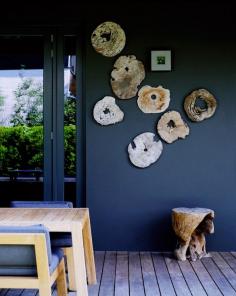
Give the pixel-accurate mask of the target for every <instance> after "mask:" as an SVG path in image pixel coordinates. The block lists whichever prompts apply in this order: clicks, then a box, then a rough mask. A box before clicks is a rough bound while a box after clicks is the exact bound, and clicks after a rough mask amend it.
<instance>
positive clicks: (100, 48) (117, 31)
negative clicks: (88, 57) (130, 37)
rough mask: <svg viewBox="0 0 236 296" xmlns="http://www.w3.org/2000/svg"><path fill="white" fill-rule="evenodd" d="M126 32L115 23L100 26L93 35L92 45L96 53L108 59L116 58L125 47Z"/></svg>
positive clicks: (105, 23)
mask: <svg viewBox="0 0 236 296" xmlns="http://www.w3.org/2000/svg"><path fill="white" fill-rule="evenodd" d="M125 42H126V37H125V32H124V30H123V29H122V28H121V26H120V25H118V24H116V23H114V22H104V23H102V24H100V25H99V26H98V27H97V28H96V29H95V30H94V31H93V33H92V35H91V43H92V46H93V48H94V49H95V50H96V52H98V53H100V54H102V55H103V56H106V57H114V56H116V55H117V54H119V53H120V52H121V51H122V50H123V48H124V47H125Z"/></svg>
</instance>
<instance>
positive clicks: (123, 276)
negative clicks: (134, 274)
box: [89, 252, 129, 296]
mask: <svg viewBox="0 0 236 296" xmlns="http://www.w3.org/2000/svg"><path fill="white" fill-rule="evenodd" d="M128 259H129V255H128V252H117V263H116V280H115V296H129V263H128V261H129V260H128ZM89 296H90V294H89Z"/></svg>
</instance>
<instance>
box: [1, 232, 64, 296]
mask: <svg viewBox="0 0 236 296" xmlns="http://www.w3.org/2000/svg"><path fill="white" fill-rule="evenodd" d="M2 228H3V227H0V248H4V247H5V248H6V250H7V252H6V253H7V254H6V257H8V258H9V259H5V258H1V259H0V262H2V265H0V288H4V289H6V288H11V289H39V295H40V296H51V295H52V294H51V287H52V285H53V283H54V282H55V281H56V284H57V292H58V293H57V295H58V296H67V295H68V294H67V285H66V275H65V264H64V258H63V256H61V255H59V252H61V254H63V253H62V251H61V250H59V249H58V250H57V253H54V252H53V253H50V252H51V247H50V240H49V243H48V241H47V235H45V233H42V232H41V233H39V232H38V231H35V233H25V232H24V233H21V232H20V230H19V228H20V227H18V229H17V231H15V232H14V230H13V231H10V232H6V231H2ZM6 228H7V229H8V228H10V227H6ZM15 228H16V227H15ZM25 228H26V227H24V229H25ZM32 228H33V226H32ZM32 230H33V229H32ZM48 237H49V235H48ZM17 248H18V250H19V252H17ZM27 248H28V249H27ZM3 250H4V249H2V251H3ZM11 252H12V254H11ZM27 252H28V253H30V255H28V254H26V253H27ZM17 253H19V254H17ZM32 254H33V256H32ZM18 255H19V256H21V258H18V257H17V256H18ZM14 256H15V259H17V260H18V262H17V265H16V266H14ZM24 256H26V257H27V260H26V261H27V263H26V265H27V267H26V266H25V265H23V266H21V265H22V264H23V260H24ZM32 258H33V261H34V262H32V264H31V263H30V260H32ZM4 260H5V261H6V262H5V261H4ZM19 261H20V262H19ZM29 263H30V264H29Z"/></svg>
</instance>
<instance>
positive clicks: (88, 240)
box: [83, 215, 97, 285]
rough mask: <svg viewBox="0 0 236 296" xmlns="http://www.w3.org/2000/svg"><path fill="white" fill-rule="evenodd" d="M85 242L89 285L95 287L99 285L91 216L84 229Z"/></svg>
mask: <svg viewBox="0 0 236 296" xmlns="http://www.w3.org/2000/svg"><path fill="white" fill-rule="evenodd" d="M83 240H84V251H85V261H86V269H87V277H88V284H89V285H95V284H96V283H97V279H96V268H95V260H94V251H93V242H92V234H91V226H90V219H89V215H88V218H87V219H86V221H85V224H84V227H83Z"/></svg>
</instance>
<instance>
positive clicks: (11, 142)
mask: <svg viewBox="0 0 236 296" xmlns="http://www.w3.org/2000/svg"><path fill="white" fill-rule="evenodd" d="M75 133H76V126H75V125H72V124H71V125H67V126H65V127H64V137H65V175H66V176H75V173H76V160H75V158H76V150H75V149H76V148H75V147H76V144H75V141H76V140H75V139H76V136H75ZM35 168H39V169H43V126H32V127H29V126H25V125H21V126H14V127H12V126H11V127H3V126H2V127H0V175H3V176H8V172H9V170H11V169H35Z"/></svg>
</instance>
